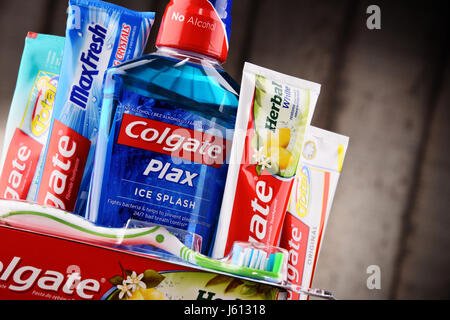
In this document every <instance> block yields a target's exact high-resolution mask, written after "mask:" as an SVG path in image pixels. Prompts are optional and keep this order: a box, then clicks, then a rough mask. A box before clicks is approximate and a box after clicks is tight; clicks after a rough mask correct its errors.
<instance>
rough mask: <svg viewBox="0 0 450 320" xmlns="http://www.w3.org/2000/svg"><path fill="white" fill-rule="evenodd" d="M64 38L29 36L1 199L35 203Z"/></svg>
mask: <svg viewBox="0 0 450 320" xmlns="http://www.w3.org/2000/svg"><path fill="white" fill-rule="evenodd" d="M63 50H64V38H63V37H59V36H53V35H45V34H38V33H34V32H29V33H28V35H27V37H26V39H25V47H24V50H23V55H22V60H21V63H20V68H19V74H18V77H17V83H16V89H15V91H14V96H13V99H12V102H11V108H10V111H9V116H8V121H7V123H6V130H5V139H4V144H3V150H2V158H1V170H0V171H1V176H0V198H3V199H14V200H34V197H35V194H36V190H37V184H38V176H39V171H40V170H41V167H42V164H43V149H44V147H45V145H46V143H47V139H48V135H49V127H50V120H51V117H52V114H53V104H54V101H55V95H56V88H57V86H58V80H59V71H60V68H61V60H62V55H63Z"/></svg>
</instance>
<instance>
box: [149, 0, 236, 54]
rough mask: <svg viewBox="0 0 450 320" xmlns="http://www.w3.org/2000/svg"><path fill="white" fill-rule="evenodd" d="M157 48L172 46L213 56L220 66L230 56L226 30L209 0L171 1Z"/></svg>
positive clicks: (161, 28) (162, 23)
mask: <svg viewBox="0 0 450 320" xmlns="http://www.w3.org/2000/svg"><path fill="white" fill-rule="evenodd" d="M156 46H157V47H170V48H177V49H180V50H185V51H191V52H195V53H199V54H203V55H205V56H208V57H212V58H214V59H216V60H218V61H219V62H220V63H223V62H225V60H226V59H227V55H228V39H227V33H226V28H225V25H224V23H223V22H222V20H221V19H220V17H219V15H218V14H217V11H216V10H215V8H214V6H213V5H212V4H211V3H210V2H209V1H207V0H171V1H170V3H169V4H168V5H167V7H166V11H165V13H164V16H163V19H162V22H161V27H160V29H159V33H158V37H157V39H156Z"/></svg>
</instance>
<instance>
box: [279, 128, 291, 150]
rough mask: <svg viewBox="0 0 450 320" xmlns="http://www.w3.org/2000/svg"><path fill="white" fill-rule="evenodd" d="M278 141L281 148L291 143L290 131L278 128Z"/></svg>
mask: <svg viewBox="0 0 450 320" xmlns="http://www.w3.org/2000/svg"><path fill="white" fill-rule="evenodd" d="M278 138H279V139H278V141H279V144H280V147H281V148H286V147H287V146H288V145H289V142H290V141H291V129H289V128H280V129H278Z"/></svg>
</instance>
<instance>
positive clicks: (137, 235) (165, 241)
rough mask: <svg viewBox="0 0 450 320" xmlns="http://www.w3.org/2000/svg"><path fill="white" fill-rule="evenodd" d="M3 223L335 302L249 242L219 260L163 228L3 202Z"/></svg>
mask: <svg viewBox="0 0 450 320" xmlns="http://www.w3.org/2000/svg"><path fill="white" fill-rule="evenodd" d="M1 221H3V222H4V224H6V225H10V226H13V227H18V228H23V229H27V230H33V231H36V232H42V233H44V234H49V233H50V234H52V235H55V236H61V237H65V238H71V239H74V240H81V241H86V242H94V243H97V244H103V245H143V244H145V245H150V246H153V247H156V248H159V249H162V250H164V251H167V252H169V253H170V254H172V255H173V256H175V257H178V258H180V259H182V260H184V261H186V262H188V263H190V264H193V265H195V266H199V267H202V268H205V269H208V270H214V271H218V272H222V273H229V274H233V275H237V276H241V277H246V278H251V279H257V280H262V281H266V282H270V283H272V284H274V283H275V284H284V287H285V288H286V289H288V290H292V291H296V292H300V293H305V294H308V295H312V296H317V297H321V298H325V299H334V297H333V296H332V295H331V294H330V293H329V292H326V291H324V290H321V289H305V288H301V287H299V286H294V285H290V284H288V283H287V282H286V281H285V279H283V274H285V272H284V270H283V268H286V263H287V261H286V259H285V253H283V252H272V253H267V251H266V250H264V247H263V246H261V245H258V244H254V245H251V246H250V245H249V244H248V243H239V242H236V243H235V244H234V246H233V250H232V253H231V254H230V256H229V257H227V258H224V259H220V260H216V259H212V258H209V257H207V256H205V255H203V254H201V253H198V252H196V251H194V250H192V249H190V248H188V247H187V246H185V245H184V244H183V243H182V242H181V241H180V240H179V239H178V238H177V237H176V236H174V235H173V234H172V233H170V232H169V231H168V230H166V229H165V228H164V227H162V226H159V225H157V226H152V227H144V228H106V227H100V226H97V225H95V224H93V223H91V222H89V221H87V220H86V219H84V218H82V217H80V216H77V215H74V214H71V213H68V212H65V211H62V210H60V209H56V208H50V207H43V206H40V205H37V204H34V203H29V202H25V201H12V200H0V222H1Z"/></svg>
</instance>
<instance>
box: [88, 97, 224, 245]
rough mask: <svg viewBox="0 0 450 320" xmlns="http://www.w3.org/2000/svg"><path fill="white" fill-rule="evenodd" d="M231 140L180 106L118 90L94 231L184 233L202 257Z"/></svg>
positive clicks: (219, 128)
mask: <svg viewBox="0 0 450 320" xmlns="http://www.w3.org/2000/svg"><path fill="white" fill-rule="evenodd" d="M228 131H230V132H228ZM231 137H232V130H226V129H225V128H224V127H222V126H220V125H219V124H217V123H216V122H214V121H211V120H207V119H205V118H203V117H201V116H200V115H198V114H196V113H194V112H191V111H188V110H187V109H186V108H184V107H183V106H174V105H171V104H168V103H166V102H163V101H160V100H155V99H153V98H148V97H143V96H140V95H138V94H136V93H132V92H129V91H126V90H123V91H122V94H121V101H119V103H118V107H117V111H116V112H115V119H114V123H113V125H112V128H111V135H110V142H109V145H108V152H107V154H108V159H107V160H106V166H105V176H104V180H103V190H102V199H101V202H100V203H101V206H100V208H99V210H100V211H99V215H98V221H97V223H99V224H101V225H107V226H113V227H122V226H124V225H125V224H126V223H127V222H128V221H129V219H133V220H140V221H146V222H150V223H155V224H160V225H164V226H169V227H174V228H177V229H181V230H186V231H189V232H192V233H193V234H195V236H196V239H197V240H198V241H197V244H198V245H199V247H198V249H200V248H201V249H202V250H204V249H205V248H207V247H208V245H209V241H210V240H211V237H212V233H213V230H214V228H215V224H216V221H217V218H218V214H219V210H220V205H221V201H222V194H223V189H224V186H225V178H226V172H227V163H226V159H227V153H228V150H229V147H230V146H231ZM200 243H201V245H200Z"/></svg>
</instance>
